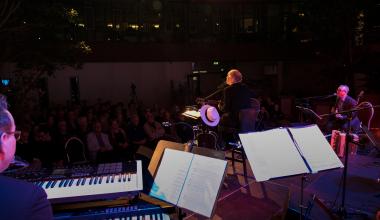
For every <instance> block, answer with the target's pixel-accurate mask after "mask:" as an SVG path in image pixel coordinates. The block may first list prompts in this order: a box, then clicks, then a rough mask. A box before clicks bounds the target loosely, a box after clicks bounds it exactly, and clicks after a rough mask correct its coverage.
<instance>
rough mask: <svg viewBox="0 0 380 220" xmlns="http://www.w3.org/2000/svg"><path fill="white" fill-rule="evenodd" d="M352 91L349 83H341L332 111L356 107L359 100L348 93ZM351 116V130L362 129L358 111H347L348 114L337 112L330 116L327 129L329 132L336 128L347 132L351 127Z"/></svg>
mask: <svg viewBox="0 0 380 220" xmlns="http://www.w3.org/2000/svg"><path fill="white" fill-rule="evenodd" d="M349 91H350V89H349V87H348V86H347V85H340V86H339V87H338V89H337V91H336V96H337V98H336V102H335V105H334V106H333V108H332V109H331V113H337V112H341V111H346V110H350V109H353V108H355V107H356V105H357V104H358V102H357V101H356V100H355V99H353V98H352V97H351V96H349V95H348V92H349ZM349 117H351V122H350V125H351V131H352V132H354V133H355V132H356V131H359V130H360V120H359V118H358V116H357V112H352V113H346V114H335V115H332V116H331V117H330V118H329V121H328V122H327V125H326V129H327V131H328V132H331V130H333V129H336V130H340V131H344V132H347V131H348V129H349V127H348V124H349V120H348V119H349Z"/></svg>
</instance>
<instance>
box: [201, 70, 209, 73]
mask: <svg viewBox="0 0 380 220" xmlns="http://www.w3.org/2000/svg"><path fill="white" fill-rule="evenodd" d="M199 73H207V70H200V71H199Z"/></svg>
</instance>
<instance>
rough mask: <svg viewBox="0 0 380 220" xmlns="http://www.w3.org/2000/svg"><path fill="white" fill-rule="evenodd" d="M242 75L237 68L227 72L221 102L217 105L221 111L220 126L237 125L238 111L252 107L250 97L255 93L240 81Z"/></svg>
mask: <svg viewBox="0 0 380 220" xmlns="http://www.w3.org/2000/svg"><path fill="white" fill-rule="evenodd" d="M242 80H243V76H242V74H241V73H240V71H239V70H237V69H232V70H230V71H229V72H228V73H227V77H226V84H227V85H228V86H227V87H226V88H225V89H224V91H223V98H222V102H221V103H220V105H219V108H220V110H221V111H222V112H223V115H222V119H221V122H220V125H221V126H228V127H238V125H239V111H240V110H242V109H248V108H251V107H252V99H251V98H254V97H255V94H254V93H253V92H252V91H251V90H250V89H249V88H248V86H247V85H245V84H244V83H242Z"/></svg>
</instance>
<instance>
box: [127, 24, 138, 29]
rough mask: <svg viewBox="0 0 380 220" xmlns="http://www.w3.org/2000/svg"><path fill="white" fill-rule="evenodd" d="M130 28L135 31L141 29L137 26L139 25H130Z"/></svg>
mask: <svg viewBox="0 0 380 220" xmlns="http://www.w3.org/2000/svg"><path fill="white" fill-rule="evenodd" d="M128 27H129V28H132V29H134V30H138V29H139V25H137V24H130V25H128Z"/></svg>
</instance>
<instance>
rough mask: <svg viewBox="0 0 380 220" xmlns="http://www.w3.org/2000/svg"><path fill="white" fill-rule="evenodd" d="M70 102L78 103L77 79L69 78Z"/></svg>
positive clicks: (75, 77)
mask: <svg viewBox="0 0 380 220" xmlns="http://www.w3.org/2000/svg"><path fill="white" fill-rule="evenodd" d="M70 96H71V97H70V100H71V102H72V103H79V101H80V91H79V77H78V76H74V77H70Z"/></svg>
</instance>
